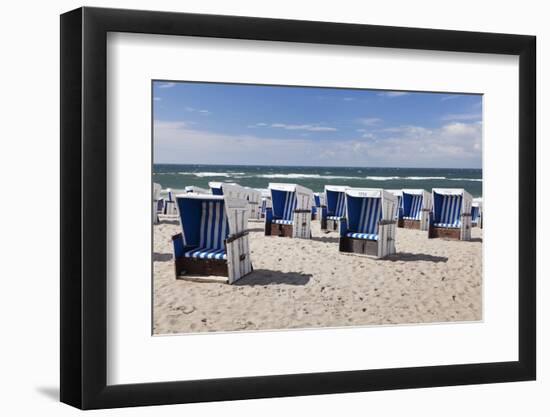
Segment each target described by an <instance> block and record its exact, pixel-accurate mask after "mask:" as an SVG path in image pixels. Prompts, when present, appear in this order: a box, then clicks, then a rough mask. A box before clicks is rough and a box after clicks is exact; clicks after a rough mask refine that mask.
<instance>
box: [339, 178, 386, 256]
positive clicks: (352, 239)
mask: <svg viewBox="0 0 550 417" xmlns="http://www.w3.org/2000/svg"><path fill="white" fill-rule="evenodd" d="M345 194H346V211H347V217H345V218H343V219H341V220H340V252H348V253H356V254H362V255H367V256H371V257H375V258H383V257H385V256H388V255H391V254H394V253H395V225H396V221H395V206H396V205H397V197H396V196H394V195H393V194H391V193H389V192H387V191H384V190H380V189H365V188H350V189H347V190H346V192H345Z"/></svg>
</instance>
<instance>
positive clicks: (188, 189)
mask: <svg viewBox="0 0 550 417" xmlns="http://www.w3.org/2000/svg"><path fill="white" fill-rule="evenodd" d="M185 192H186V193H194V194H210V190H207V189H206V188H201V187H197V186H196V185H188V186H186V187H185Z"/></svg>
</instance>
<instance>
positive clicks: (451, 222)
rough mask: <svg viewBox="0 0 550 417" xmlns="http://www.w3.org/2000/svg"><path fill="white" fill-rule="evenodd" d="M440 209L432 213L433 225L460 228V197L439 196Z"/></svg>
mask: <svg viewBox="0 0 550 417" xmlns="http://www.w3.org/2000/svg"><path fill="white" fill-rule="evenodd" d="M441 197H442V198H441V199H442V201H441V207H440V208H439V210H438V212H437V213H435V212H434V225H435V226H437V225H438V224H440V225H443V224H445V225H447V226H438V227H460V214H461V213H460V212H461V208H462V196H461V195H443V196H441Z"/></svg>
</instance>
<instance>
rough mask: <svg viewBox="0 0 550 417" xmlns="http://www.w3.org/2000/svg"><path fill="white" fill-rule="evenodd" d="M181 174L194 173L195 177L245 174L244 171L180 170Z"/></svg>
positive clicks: (229, 176) (226, 176)
mask: <svg viewBox="0 0 550 417" xmlns="http://www.w3.org/2000/svg"><path fill="white" fill-rule="evenodd" d="M178 174H180V175H194V176H195V177H199V178H203V177H225V178H231V177H234V176H235V175H244V172H178Z"/></svg>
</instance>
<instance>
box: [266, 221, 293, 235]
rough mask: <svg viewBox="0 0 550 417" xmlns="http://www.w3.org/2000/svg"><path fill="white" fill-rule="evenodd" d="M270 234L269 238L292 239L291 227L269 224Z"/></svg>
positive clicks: (289, 225)
mask: <svg viewBox="0 0 550 417" xmlns="http://www.w3.org/2000/svg"><path fill="white" fill-rule="evenodd" d="M270 232H271V233H270V235H271V236H280V237H292V225H291V224H276V223H271V230H270Z"/></svg>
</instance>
